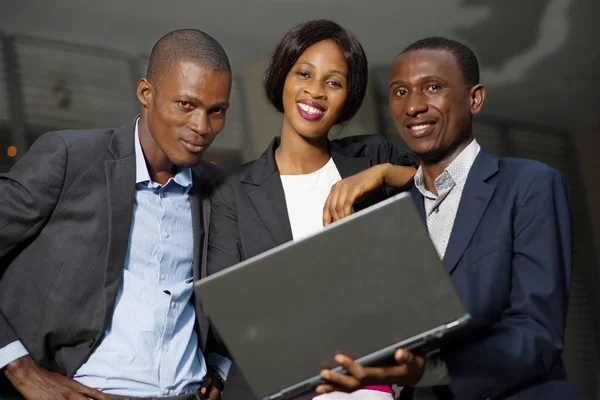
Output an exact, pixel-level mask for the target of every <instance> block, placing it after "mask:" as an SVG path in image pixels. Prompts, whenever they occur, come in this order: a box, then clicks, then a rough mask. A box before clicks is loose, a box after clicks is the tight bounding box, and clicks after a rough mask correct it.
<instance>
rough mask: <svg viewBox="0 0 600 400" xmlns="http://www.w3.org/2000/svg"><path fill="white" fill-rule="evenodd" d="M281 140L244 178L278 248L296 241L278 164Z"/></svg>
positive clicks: (268, 150) (272, 146)
mask: <svg viewBox="0 0 600 400" xmlns="http://www.w3.org/2000/svg"><path fill="white" fill-rule="evenodd" d="M278 146H279V138H277V137H276V138H274V139H273V141H272V142H271V144H270V145H269V147H268V148H267V150H266V151H265V153H264V154H263V155H262V156H261V157H260V158H259V159H258V160H256V162H255V164H254V166H253V168H252V169H251V170H250V171H248V173H247V174H245V175H244V176H242V178H241V181H242V183H244V184H246V185H251V186H254V187H251V188H249V190H248V192H247V193H248V198H249V199H250V201H251V202H252V204H253V205H254V208H255V209H256V212H257V213H258V215H259V216H260V218H261V219H262V221H263V222H264V224H265V226H266V227H267V229H268V230H269V232H270V233H271V236H272V237H273V240H274V241H275V243H276V244H277V245H280V244H283V243H286V242H289V241H291V240H292V239H293V236H292V227H291V226H290V219H289V216H288V212H287V204H286V202H285V193H284V192H283V185H282V184H281V178H280V176H279V172H278V170H277V164H276V163H275V149H276V148H277V147H278Z"/></svg>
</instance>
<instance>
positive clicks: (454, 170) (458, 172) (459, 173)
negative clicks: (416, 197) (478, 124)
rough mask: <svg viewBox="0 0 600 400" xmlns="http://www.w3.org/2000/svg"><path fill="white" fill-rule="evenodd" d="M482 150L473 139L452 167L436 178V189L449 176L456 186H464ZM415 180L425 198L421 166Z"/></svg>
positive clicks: (453, 162) (451, 164) (448, 167)
mask: <svg viewBox="0 0 600 400" xmlns="http://www.w3.org/2000/svg"><path fill="white" fill-rule="evenodd" d="M480 150H481V146H479V143H477V140H475V139H473V141H471V143H469V145H468V146H467V147H465V149H464V150H463V151H461V152H460V154H459V155H458V157H456V158H455V159H454V161H452V162H451V163H450V165H448V166H447V167H446V169H445V170H444V172H443V173H442V174H441V175H440V176H439V177H438V178H436V180H435V183H436V187H437V186H438V179H440V178H441V177H442V176H445V178H448V175H449V176H450V178H451V179H452V180H453V181H454V183H455V185H463V184H464V183H465V182H466V180H467V177H468V176H469V171H470V170H471V167H472V166H473V163H474V162H475V158H477V155H478V154H479V151H480ZM414 179H415V186H416V187H417V189H419V191H420V192H421V194H423V195H424V196H425V194H426V193H427V189H425V177H424V176H423V167H422V166H419V169H418V170H417V173H416V174H415V178H414Z"/></svg>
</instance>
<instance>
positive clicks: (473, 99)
mask: <svg viewBox="0 0 600 400" xmlns="http://www.w3.org/2000/svg"><path fill="white" fill-rule="evenodd" d="M485 94H486V89H485V87H484V86H483V85H482V84H480V83H479V84H477V85H475V86H473V87H472V88H471V90H470V91H469V98H470V103H471V115H477V114H479V111H481V107H482V106H483V101H484V100H485Z"/></svg>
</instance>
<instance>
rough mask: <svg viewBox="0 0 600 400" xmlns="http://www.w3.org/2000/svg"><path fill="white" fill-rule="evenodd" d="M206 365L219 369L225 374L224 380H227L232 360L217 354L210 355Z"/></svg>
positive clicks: (207, 357)
mask: <svg viewBox="0 0 600 400" xmlns="http://www.w3.org/2000/svg"><path fill="white" fill-rule="evenodd" d="M206 364H207V365H212V366H214V367H217V368H219V370H220V371H221V372H222V373H223V377H222V378H223V380H225V379H227V375H228V374H229V369H230V368H231V360H230V359H228V358H226V357H223V356H221V355H219V354H217V353H210V354H208V355H207V356H206Z"/></svg>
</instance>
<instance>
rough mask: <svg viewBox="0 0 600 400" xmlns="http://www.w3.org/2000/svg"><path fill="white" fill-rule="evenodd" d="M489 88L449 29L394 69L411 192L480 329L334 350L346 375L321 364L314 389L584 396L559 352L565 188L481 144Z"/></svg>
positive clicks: (549, 172) (567, 230) (466, 397)
mask: <svg viewBox="0 0 600 400" xmlns="http://www.w3.org/2000/svg"><path fill="white" fill-rule="evenodd" d="M485 94H486V90H485V88H484V87H483V86H482V85H481V84H479V67H478V63H477V59H476V58H475V55H474V54H473V52H472V51H471V50H470V49H469V48H468V47H466V46H465V45H463V44H461V43H458V42H455V41H452V40H448V39H444V38H428V39H424V40H421V41H418V42H416V43H414V44H412V45H411V46H409V47H408V48H407V49H405V50H404V51H403V52H402V54H401V55H400V56H399V57H398V58H397V60H396V63H395V65H394V68H393V71H392V75H391V83H390V109H391V112H392V114H393V117H394V119H395V122H396V127H397V129H398V130H399V132H400V135H401V136H402V138H403V139H404V140H405V142H406V143H407V144H408V145H409V146H410V148H411V149H412V150H413V151H414V152H415V153H416V154H417V155H418V157H419V160H420V163H421V167H420V168H419V170H418V171H417V174H416V175H415V178H414V183H415V187H414V188H413V189H412V194H413V196H414V198H415V201H416V204H417V208H418V209H419V211H420V212H421V214H422V216H423V219H424V220H425V221H426V224H427V228H428V230H429V234H430V237H431V239H432V242H433V244H434V247H435V248H436V250H437V252H438V254H439V256H440V257H441V258H442V260H443V262H444V265H445V266H446V268H447V269H448V273H449V274H450V276H451V277H452V279H453V281H454V283H455V285H456V288H457V289H458V292H459V293H460V295H461V297H462V299H463V301H464V303H465V305H466V307H467V309H468V310H469V312H470V314H471V315H472V316H473V317H474V318H475V320H476V321H477V322H478V323H479V324H480V329H479V330H477V331H476V332H475V333H472V334H470V335H467V336H465V337H463V338H461V340H460V341H458V342H454V343H452V344H450V345H447V346H445V347H443V348H442V349H441V351H440V352H439V353H438V354H431V355H427V356H426V357H423V356H422V355H417V354H413V353H411V352H409V351H406V350H398V351H397V352H396V355H395V356H396V361H397V365H394V366H388V367H362V366H360V365H358V364H356V363H354V362H353V361H352V360H351V359H349V358H348V357H345V356H341V355H340V356H337V357H336V360H337V361H338V362H339V363H340V364H341V365H343V366H345V367H346V368H347V369H348V370H349V371H350V375H347V376H344V375H337V374H333V373H331V371H323V372H322V376H323V377H324V378H326V379H328V380H329V381H330V382H331V384H329V385H323V386H321V387H319V388H318V391H320V392H326V391H331V390H333V389H344V390H354V389H356V388H358V387H361V386H363V385H367V384H373V383H388V384H389V383H395V384H399V385H404V386H408V389H406V390H405V391H403V396H402V398H415V399H436V398H437V399H451V398H456V399H461V400H470V399H485V398H494V399H497V398H507V399H508V398H510V399H531V400H533V399H542V398H543V399H574V398H579V395H578V394H577V393H576V392H575V390H574V389H573V387H572V386H571V385H570V384H569V383H568V382H567V380H566V375H565V369H564V366H563V362H562V357H561V353H562V349H563V337H564V328H565V319H566V313H567V299H568V292H569V282H570V277H571V221H570V210H569V202H568V196H567V187H566V185H565V182H564V179H563V178H562V176H561V175H560V174H559V173H558V172H557V171H555V170H553V169H551V168H549V167H548V166H546V165H544V164H541V163H539V162H535V161H530V160H520V159H499V158H497V157H495V156H493V155H491V154H489V153H487V152H486V151H485V150H484V149H482V148H480V146H479V144H478V143H477V141H476V140H475V139H474V138H473V132H472V118H473V116H474V115H476V114H477V113H479V111H480V110H481V107H482V104H483V101H484V99H485ZM360 178H361V177H359V176H358V175H357V176H355V177H353V178H352V179H353V180H352V181H350V182H345V183H344V184H342V185H340V188H338V189H337V190H346V191H348V190H349V189H348V187H356V186H357V185H358V184H357V182H359V181H361V179H360ZM363 178H365V179H366V178H368V172H366V173H365V174H364V176H363ZM365 179H363V180H365ZM363 186H364V184H363ZM367 186H368V185H367ZM363 190H364V187H363ZM398 317H399V318H402V316H398ZM407 323H410V320H407Z"/></svg>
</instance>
